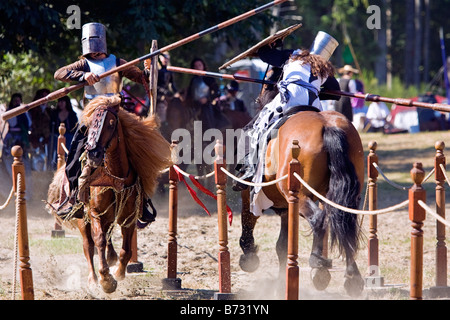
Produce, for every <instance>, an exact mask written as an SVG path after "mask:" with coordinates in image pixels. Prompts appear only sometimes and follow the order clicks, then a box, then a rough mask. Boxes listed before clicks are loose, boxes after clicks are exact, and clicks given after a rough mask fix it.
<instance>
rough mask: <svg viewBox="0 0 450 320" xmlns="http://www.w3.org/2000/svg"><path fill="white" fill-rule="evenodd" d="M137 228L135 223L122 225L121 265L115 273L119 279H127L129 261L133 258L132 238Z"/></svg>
mask: <svg viewBox="0 0 450 320" xmlns="http://www.w3.org/2000/svg"><path fill="white" fill-rule="evenodd" d="M134 230H135V224H132V225H131V226H129V227H122V249H121V250H120V255H119V266H118V268H117V270H116V272H115V273H114V276H115V277H116V279H117V280H123V279H125V272H126V270H127V265H128V262H129V261H130V259H131V253H132V252H131V239H132V237H133V233H134Z"/></svg>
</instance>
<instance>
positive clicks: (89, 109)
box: [48, 97, 171, 293]
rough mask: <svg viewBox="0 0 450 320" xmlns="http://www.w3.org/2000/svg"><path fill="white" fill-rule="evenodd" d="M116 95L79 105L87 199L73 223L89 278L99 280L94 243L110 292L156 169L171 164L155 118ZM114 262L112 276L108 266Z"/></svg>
mask: <svg viewBox="0 0 450 320" xmlns="http://www.w3.org/2000/svg"><path fill="white" fill-rule="evenodd" d="M119 102H120V98H119V99H118V98H117V97H100V98H96V99H94V100H92V101H91V102H90V103H89V104H88V105H87V106H86V107H85V109H84V111H83V116H82V119H81V121H80V123H81V124H83V125H85V126H86V127H87V128H88V136H87V142H86V145H85V149H86V164H85V166H90V167H91V172H92V173H91V176H90V177H89V178H88V183H89V195H90V196H89V200H88V203H87V204H85V216H84V219H78V221H77V226H78V228H79V230H80V232H81V235H82V237H83V249H84V254H85V256H86V259H87V261H88V266H89V283H90V284H96V283H97V281H98V278H97V275H96V273H95V268H94V260H93V256H94V246H95V247H96V248H97V252H98V256H99V275H100V281H99V283H100V285H101V287H102V289H103V291H105V292H106V293H111V292H114V291H115V289H116V287H117V281H116V279H117V280H122V279H124V278H125V271H126V267H127V264H128V262H129V260H130V258H131V238H132V236H133V233H134V230H135V227H136V221H137V219H138V218H139V217H140V215H141V214H142V208H143V197H144V194H147V195H148V196H149V195H151V194H152V193H153V191H154V189H155V186H156V183H157V181H156V179H157V177H158V175H159V172H160V171H161V170H162V169H164V168H166V167H168V166H169V165H170V156H171V151H170V146H169V144H168V142H167V141H166V140H165V139H164V138H163V137H162V135H161V134H160V133H159V128H158V121H157V120H156V118H154V117H148V118H146V119H143V120H141V119H139V118H138V117H137V116H135V115H134V114H131V113H129V112H127V111H125V110H123V109H121V108H120V104H119ZM64 176H65V174H64V167H62V168H61V169H59V170H58V172H57V173H56V176H55V178H54V181H53V182H52V184H53V186H50V188H49V199H48V202H49V203H54V202H55V200H56V201H57V200H60V195H59V194H58V195H55V194H52V193H54V191H55V190H60V189H61V188H60V187H59V186H61V183H64ZM115 224H117V225H119V226H120V227H121V232H122V248H121V251H120V255H119V256H117V253H116V252H115V250H114V248H113V245H112V242H111V233H112V230H113V227H114V226H115ZM117 260H118V261H119V264H118V267H117V270H116V271H115V273H114V276H113V275H111V274H110V269H109V267H110V266H112V265H114V264H115V263H116V262H117Z"/></svg>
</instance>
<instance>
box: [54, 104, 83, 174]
mask: <svg viewBox="0 0 450 320" xmlns="http://www.w3.org/2000/svg"><path fill="white" fill-rule="evenodd" d="M51 122H52V142H51V144H52V146H53V148H52V149H53V150H52V165H53V166H55V165H56V163H57V162H56V160H57V154H56V151H57V149H58V146H57V143H58V137H59V126H60V125H61V123H64V125H65V127H66V133H65V134H64V137H65V138H66V146H67V149H69V148H70V144H71V143H72V139H73V135H74V134H75V130H76V126H77V124H78V116H77V114H76V113H75V111H74V110H73V108H72V103H71V101H70V98H69V97H68V96H64V97H62V98H59V99H58V103H57V104H56V110H53V111H52V113H51Z"/></svg>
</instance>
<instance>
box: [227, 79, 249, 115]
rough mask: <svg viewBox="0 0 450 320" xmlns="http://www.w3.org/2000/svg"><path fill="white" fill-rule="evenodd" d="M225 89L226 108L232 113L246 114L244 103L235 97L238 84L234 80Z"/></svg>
mask: <svg viewBox="0 0 450 320" xmlns="http://www.w3.org/2000/svg"><path fill="white" fill-rule="evenodd" d="M225 88H226V90H227V94H226V102H227V106H228V108H229V109H230V110H233V111H240V112H247V108H246V107H245V104H244V101H243V100H241V99H239V98H238V97H237V93H238V92H239V83H238V82H237V81H236V80H232V81H231V82H230V83H228V84H227V86H226V87H225Z"/></svg>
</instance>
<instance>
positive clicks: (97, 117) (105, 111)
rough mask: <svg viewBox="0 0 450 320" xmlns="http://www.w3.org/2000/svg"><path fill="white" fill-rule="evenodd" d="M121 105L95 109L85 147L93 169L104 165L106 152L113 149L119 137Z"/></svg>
mask: <svg viewBox="0 0 450 320" xmlns="http://www.w3.org/2000/svg"><path fill="white" fill-rule="evenodd" d="M118 112H119V105H115V106H104V105H103V106H99V107H98V108H96V109H95V111H94V113H93V115H92V120H91V123H90V126H89V131H88V140H87V143H86V146H85V149H86V150H87V158H88V162H89V164H90V165H91V166H92V167H98V166H100V165H101V164H102V163H103V160H104V156H105V153H106V150H107V149H108V148H111V147H113V144H114V141H117V140H116V139H113V138H114V137H117V127H118V122H119V117H118Z"/></svg>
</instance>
